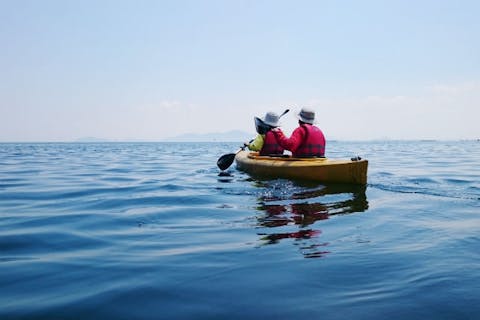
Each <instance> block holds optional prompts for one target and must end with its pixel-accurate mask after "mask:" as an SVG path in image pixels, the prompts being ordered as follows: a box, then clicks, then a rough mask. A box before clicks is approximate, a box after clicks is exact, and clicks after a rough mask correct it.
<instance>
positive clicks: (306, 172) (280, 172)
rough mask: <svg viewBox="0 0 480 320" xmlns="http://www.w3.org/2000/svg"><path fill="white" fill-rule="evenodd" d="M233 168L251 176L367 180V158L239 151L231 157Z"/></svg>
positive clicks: (335, 181)
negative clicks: (301, 156)
mask: <svg viewBox="0 0 480 320" xmlns="http://www.w3.org/2000/svg"><path fill="white" fill-rule="evenodd" d="M235 161H236V163H237V169H239V170H241V171H245V172H247V173H249V174H251V175H255V176H262V177H268V178H287V179H295V180H310V181H318V182H331V183H351V184H366V183H367V167H368V161H367V160H365V159H361V160H348V159H329V158H292V157H269V156H259V155H258V152H248V151H240V152H239V153H237V155H236V157H235Z"/></svg>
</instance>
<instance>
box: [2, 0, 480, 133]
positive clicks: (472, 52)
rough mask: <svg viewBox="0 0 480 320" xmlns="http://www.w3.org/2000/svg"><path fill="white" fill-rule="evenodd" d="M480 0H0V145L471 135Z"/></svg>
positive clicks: (478, 79)
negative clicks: (267, 122)
mask: <svg viewBox="0 0 480 320" xmlns="http://www.w3.org/2000/svg"><path fill="white" fill-rule="evenodd" d="M478 12H480V2H477V1H473V0H472V1H467V0H459V1H447V0H445V1H442V0H440V1H434V0H425V1H419V2H415V3H412V2H405V1H400V0H392V1H373V0H367V1H353V0H351V1H296V2H293V1H273V0H266V1H225V2H222V1H209V0H206V1H188V0H186V1H148V0H145V1H107V0H104V1H91V0H86V1H81V2H76V1H60V0H49V1H33V0H27V1H21V2H17V1H8V2H7V1H4V2H0V17H1V19H0V44H1V45H2V49H3V52H2V55H1V56H0V70H2V72H1V74H0V142H38V141H44V142H61V141H74V140H76V139H80V138H82V137H97V138H99V139H105V140H114V141H122V140H139V141H161V140H165V139H168V138H170V137H175V136H180V135H182V134H199V135H200V134H208V133H212V132H228V131H230V130H240V131H243V132H249V133H251V134H252V135H254V133H255V129H254V123H253V117H254V116H263V115H264V114H265V112H267V111H269V110H271V111H275V112H277V113H281V112H283V110H285V109H286V108H289V109H290V110H291V111H290V113H289V114H287V115H285V116H284V117H283V118H282V120H281V123H282V128H283V129H284V131H285V132H286V133H290V132H291V131H292V130H293V129H294V128H295V127H296V124H297V120H296V118H295V112H297V111H298V110H299V109H300V108H301V107H303V106H308V107H310V108H313V109H314V110H315V111H316V114H317V122H318V126H319V127H320V128H321V129H322V130H323V131H324V133H325V136H326V137H327V140H328V139H333V140H345V141H353V140H354V141H368V140H477V139H479V138H480V126H478V119H480V108H479V107H478V106H480V63H479V62H480V58H479V57H480V43H479V41H477V38H478V35H479V34H480V22H479V19H478V17H477V15H478V14H477V13H478Z"/></svg>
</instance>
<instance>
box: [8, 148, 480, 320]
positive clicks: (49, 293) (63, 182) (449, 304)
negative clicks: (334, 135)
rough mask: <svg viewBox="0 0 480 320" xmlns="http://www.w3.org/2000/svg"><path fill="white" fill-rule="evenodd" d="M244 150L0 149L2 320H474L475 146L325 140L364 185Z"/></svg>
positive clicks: (477, 259)
mask: <svg viewBox="0 0 480 320" xmlns="http://www.w3.org/2000/svg"><path fill="white" fill-rule="evenodd" d="M237 147H238V144H236V143H183V144H169V143H105V144H102V143H99V144H80V143H78V144H74V143H72V144H0V292H1V294H0V319H262V320H264V319H349V320H351V319H369V320H371V319H390V320H391V319H409V320H412V319H422V320H425V319H479V317H480V142H477V141H455V142H436V141H408V142H395V141H382V142H330V143H329V144H328V146H327V156H329V157H335V158H350V157H352V156H355V155H360V156H361V157H363V158H367V159H369V161H370V162H369V173H368V185H367V186H366V187H358V186H357V187H352V186H342V185H329V186H324V185H319V184H311V183H300V182H292V181H288V180H255V179H252V178H250V177H249V176H248V175H247V174H245V173H242V172H238V171H236V169H235V166H234V165H233V166H232V167H231V168H230V169H229V173H230V174H231V176H229V177H222V176H219V175H218V173H219V170H218V168H217V167H216V160H217V158H218V157H219V156H221V155H222V154H224V153H230V152H233V151H235V150H236V149H237Z"/></svg>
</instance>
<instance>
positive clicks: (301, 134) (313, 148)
mask: <svg viewBox="0 0 480 320" xmlns="http://www.w3.org/2000/svg"><path fill="white" fill-rule="evenodd" d="M297 118H298V124H299V125H298V127H297V128H296V129H295V130H294V131H293V133H292V135H291V136H290V138H287V137H286V136H285V135H284V134H283V132H282V130H281V129H280V128H275V129H273V130H272V132H273V134H274V135H275V138H276V139H277V142H278V144H279V145H280V146H281V147H283V148H285V149H286V150H289V151H291V152H292V156H293V157H297V158H314V157H325V145H326V142H325V136H324V135H323V132H322V130H320V129H319V128H318V127H316V126H314V125H313V124H314V123H315V111H313V110H311V109H309V108H302V109H301V110H300V112H299V113H298V114H297Z"/></svg>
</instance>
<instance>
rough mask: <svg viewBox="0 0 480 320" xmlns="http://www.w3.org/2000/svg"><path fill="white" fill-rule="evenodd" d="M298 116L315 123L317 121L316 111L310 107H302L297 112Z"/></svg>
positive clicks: (304, 120) (302, 119)
mask: <svg viewBox="0 0 480 320" xmlns="http://www.w3.org/2000/svg"><path fill="white" fill-rule="evenodd" d="M297 118H298V119H300V120H301V121H303V122H305V123H308V124H314V123H315V111H313V110H312V109H310V108H302V110H300V112H299V113H297Z"/></svg>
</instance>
